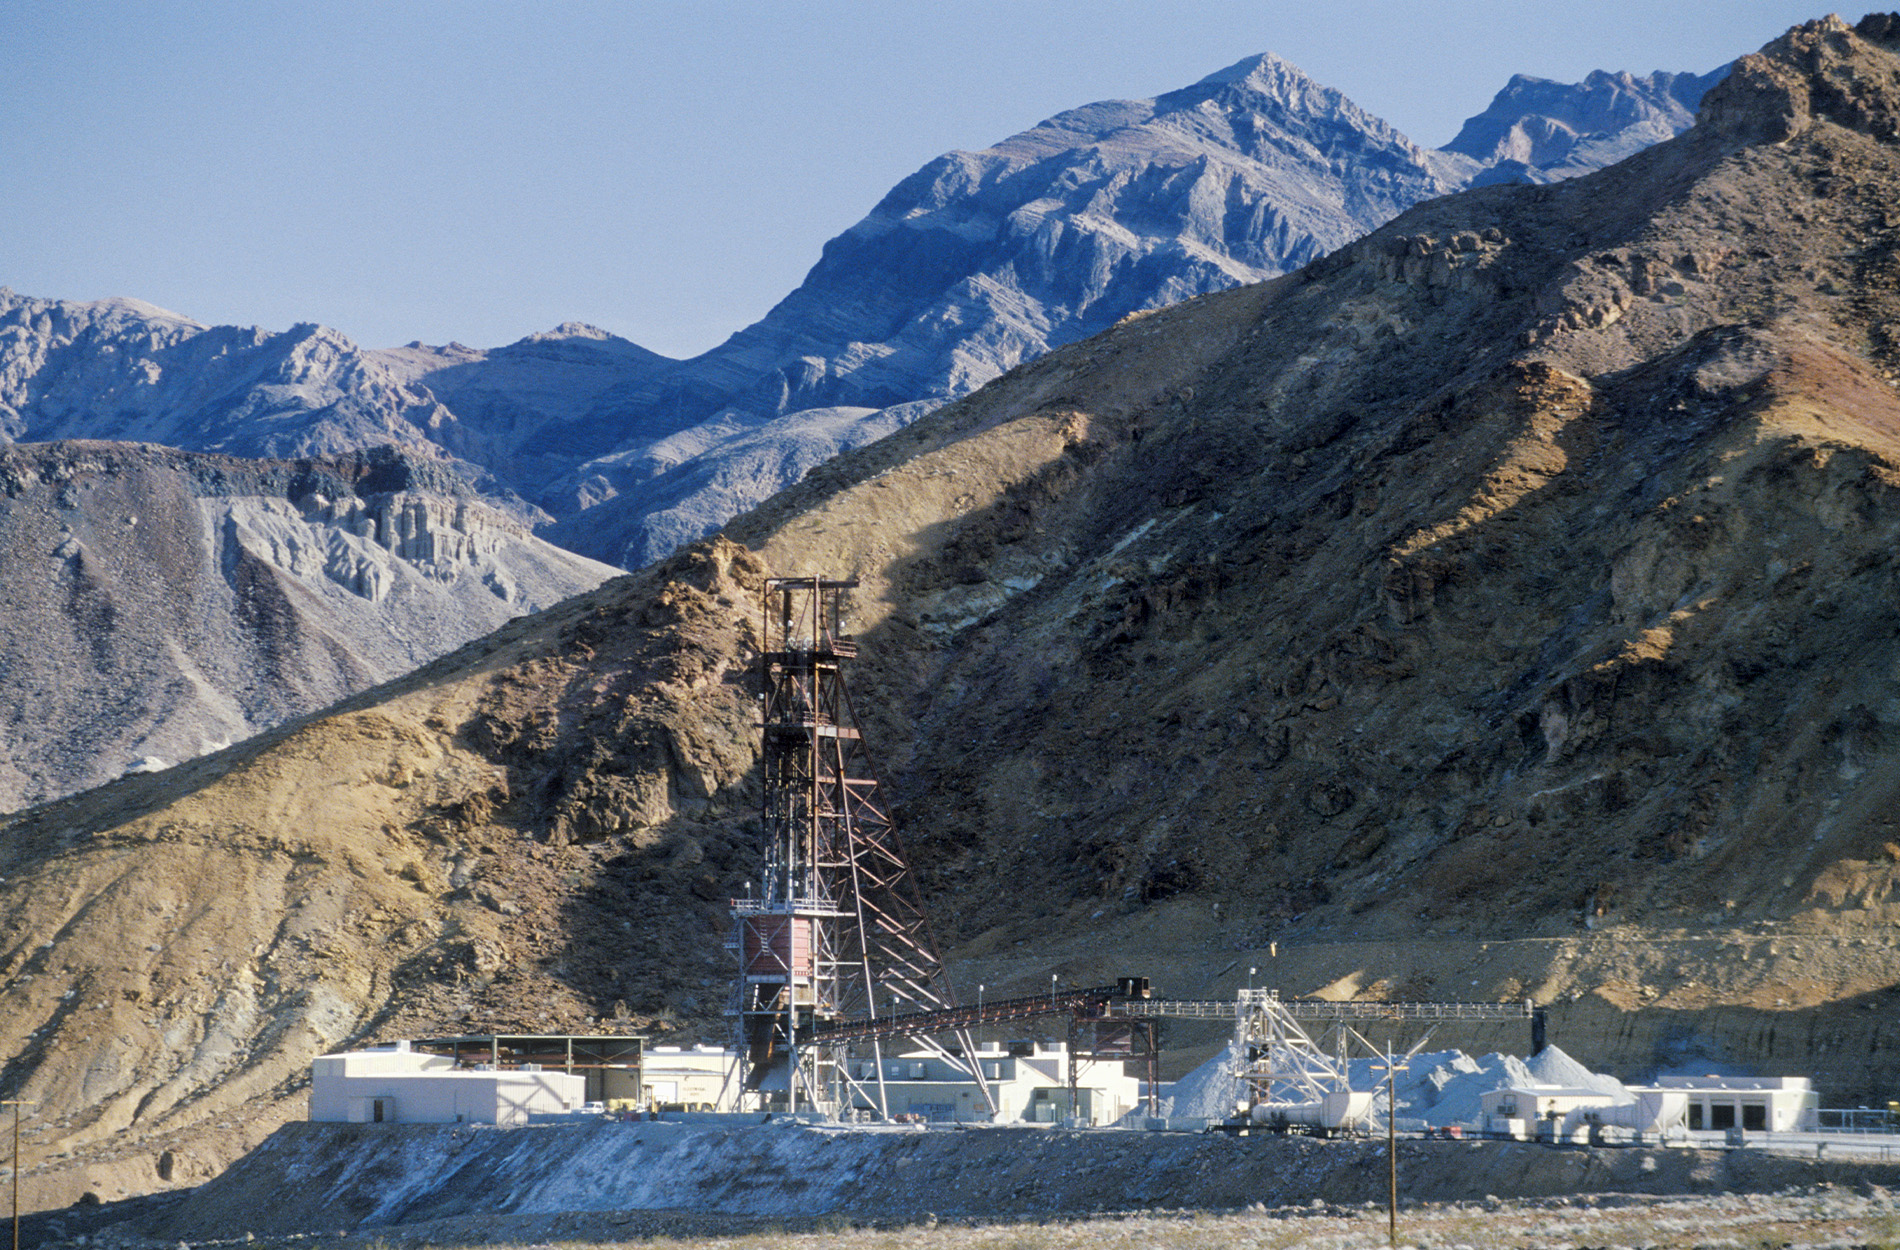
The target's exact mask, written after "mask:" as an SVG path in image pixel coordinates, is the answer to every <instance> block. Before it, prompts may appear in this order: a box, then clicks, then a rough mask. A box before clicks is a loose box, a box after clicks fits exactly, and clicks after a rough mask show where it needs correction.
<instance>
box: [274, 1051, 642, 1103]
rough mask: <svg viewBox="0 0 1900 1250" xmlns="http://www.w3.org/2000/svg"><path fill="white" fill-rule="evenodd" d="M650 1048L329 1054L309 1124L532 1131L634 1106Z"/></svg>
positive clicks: (320, 1063) (313, 1091) (318, 1071)
mask: <svg viewBox="0 0 1900 1250" xmlns="http://www.w3.org/2000/svg"><path fill="white" fill-rule="evenodd" d="M643 1050H644V1045H643V1039H641V1038H638V1037H623V1036H600V1035H575V1034H545V1035H540V1034H521V1035H503V1034H482V1035H480V1036H465V1037H430V1038H421V1039H418V1040H416V1041H402V1042H394V1043H391V1044H390V1045H387V1046H372V1047H369V1048H368V1049H365V1050H353V1051H345V1052H342V1053H340V1054H334V1055H322V1056H319V1057H318V1058H317V1059H316V1060H314V1061H313V1062H312V1064H311V1066H310V1118H311V1119H312V1120H319V1121H334V1122H342V1123H355V1124H377V1123H398V1124H526V1123H527V1122H528V1121H529V1120H530V1119H532V1118H534V1117H536V1116H542V1115H561V1114H568V1113H573V1112H578V1111H581V1110H583V1109H584V1108H585V1107H587V1106H588V1105H589V1104H598V1103H604V1102H606V1101H608V1100H625V1101H627V1102H628V1103H637V1102H638V1101H639V1100H640V1099H641V1097H642V1091H641V1055H642V1053H643Z"/></svg>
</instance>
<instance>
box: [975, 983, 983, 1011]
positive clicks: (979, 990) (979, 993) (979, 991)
mask: <svg viewBox="0 0 1900 1250" xmlns="http://www.w3.org/2000/svg"><path fill="white" fill-rule="evenodd" d="M976 1014H977V1015H979V1016H980V1015H982V1014H983V983H982V982H981V981H979V982H977V985H976Z"/></svg>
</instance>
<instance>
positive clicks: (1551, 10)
mask: <svg viewBox="0 0 1900 1250" xmlns="http://www.w3.org/2000/svg"><path fill="white" fill-rule="evenodd" d="M1825 11H1826V10H1825V9H1816V8H1813V7H1810V6H1809V5H1806V4H1802V3H1792V2H1789V0H1677V2H1676V3H1673V4H1660V3H1655V2H1654V0H1644V2H1642V3H1637V2H1635V0H1599V3H1595V4H1589V5H1585V4H1579V3H1576V0H1562V2H1561V3H1558V2H1554V0H1520V2H1516V3H1504V2H1501V0H1469V2H1465V3H1454V4H1433V3H1431V2H1430V0H1335V2H1334V3H1330V4H1325V3H1312V2H1310V0H1307V2H1304V3H1283V2H1281V0H1253V2H1246V0H1172V2H1170V3H1157V0H1128V2H1124V0H1091V2H1089V3H1082V2H1079V0H1050V2H1047V3H1039V2H1038V0H1011V2H1008V3H1004V2H1000V0H956V2H955V3H951V2H949V0H895V2H894V3H893V2H891V0H858V2H845V0H802V2H798V3H793V2H790V0H786V2H779V0H727V2H724V3H722V2H721V0H696V2H691V0H666V2H664V3H646V2H644V0H537V2H533V3H530V2H525V0H523V2H515V0H376V2H373V3H368V2H362V0H307V2H306V3H300V4H280V3H258V2H257V0H4V3H0V53H3V54H4V62H3V63H4V64H5V65H6V72H5V73H4V74H0V230H3V231H4V237H5V239H6V240H7V243H6V245H5V247H4V248H3V249H0V285H6V286H11V287H12V288H14V289H15V290H16V291H19V292H21V293H23V294H29V295H39V296H48V297H56V298H63V299H97V298H101V297H104V296H109V295H130V296H135V297H137V298H140V299H144V300H148V301H150V302H152V303H155V304H159V305H162V306H164V307H167V308H171V309H173V310H175V311H177V312H181V313H185V314H187V315H189V316H192V317H195V318H197V319H198V320H200V321H204V322H209V323H236V324H241V325H261V326H264V327H266V328H270V329H282V328H285V327H288V326H289V325H291V324H293V323H295V322H298V321H317V322H322V323H324V324H326V325H331V326H335V327H336V328H338V329H340V330H342V331H343V332H345V333H346V334H349V335H350V336H351V337H353V338H355V339H357V340H358V341H359V342H361V343H363V344H364V345H365V346H371V347H386V346H392V345H395V344H397V343H400V342H406V341H408V340H411V339H422V340H423V341H425V342H430V343H444V342H448V341H449V340H451V339H456V340H460V341H462V342H465V343H469V344H471V345H475V346H484V347H487V346H496V345H499V344H501V343H505V342H510V341H512V340H514V339H516V338H519V337H521V336H522V335H524V334H528V333H531V332H533V331H536V330H542V329H548V328H551V327H552V326H554V325H556V324H557V323H559V322H562V321H567V320H578V321H590V322H593V323H595V324H597V325H600V326H603V327H606V328H607V329H609V330H612V331H615V332H616V333H619V334H623V335H626V336H627V337H628V338H631V339H633V340H634V341H636V342H639V343H641V344H643V345H645V346H648V347H651V348H653V349H654V350H656V351H661V352H665V353H667V354H669V355H688V354H692V353H695V352H698V351H703V350H705V349H706V348H708V347H711V346H713V345H714V344H715V343H717V342H718V341H719V340H721V339H723V338H724V337H725V336H726V335H727V334H729V333H731V332H732V331H734V330H736V329H738V328H740V327H741V326H743V325H745V324H747V323H749V322H751V321H753V320H756V319H757V318H758V317H759V316H760V315H761V314H762V313H764V312H765V310H766V309H767V308H768V307H770V306H771V305H772V304H773V303H774V302H776V301H777V300H778V299H779V298H780V297H781V296H783V295H784V294H785V293H786V292H787V291H789V290H791V288H792V287H793V286H794V285H796V284H797V282H798V281H799V280H800V279H801V278H802V277H803V276H804V273H805V271H806V270H807V269H809V268H810V267H811V265H812V264H813V262H815V261H816V260H817V258H818V252H819V248H820V247H821V246H822V245H823V243H824V241H825V240H826V239H827V238H829V237H831V236H832V235H834V234H836V233H838V232H839V231H841V230H843V229H845V228H846V227H847V226H849V225H851V223H852V222H854V221H856V220H857V219H858V218H860V217H862V216H863V215H864V214H865V213H866V212H867V211H869V209H870V208H871V206H872V205H873V204H875V203H876V202H877V200H878V199H879V197H880V196H881V195H882V194H883V192H884V191H885V190H886V189H888V188H889V187H890V186H891V185H892V184H893V183H895V182H896V181H897V180H898V179H900V178H902V177H903V176H905V175H906V174H908V173H910V172H911V171H912V170H914V169H916V168H917V167H918V166H919V165H922V164H923V163H924V162H925V161H927V160H929V159H930V158H931V157H933V156H935V155H937V154H938V153H940V152H943V151H946V150H949V149H952V148H981V147H985V146H987V145H989V144H991V143H994V142H996V141H997V140H999V139H1002V138H1004V137H1006V136H1007V135H1010V134H1012V133H1014V132H1016V131H1018V130H1022V129H1024V128H1026V127H1028V126H1031V125H1033V124H1035V123H1036V122H1037V121H1040V120H1041V119H1042V118H1044V117H1046V116H1048V115H1050V114H1052V113H1055V112H1058V111H1060V110H1062V109H1064V108H1070V107H1074V106H1076V105H1079V104H1084V103H1088V102H1090V101H1094V100H1101V99H1109V98H1137V97H1147V96H1153V95H1156V94H1159V93H1161V92H1164V91H1169V90H1172V89H1174V88H1177V87H1182V86H1185V85H1187V84H1188V83H1190V82H1193V81H1194V80H1195V79H1198V78H1200V77H1202V76H1203V75H1205V74H1208V73H1211V72H1213V71H1214V70H1217V69H1220V68H1222V67H1223V66H1226V65H1228V64H1231V63H1232V62H1234V61H1237V60H1239V59H1240V58H1242V57H1244V56H1249V55H1252V54H1254V53H1257V52H1265V51H1272V52H1277V53H1279V54H1280V55H1281V56H1283V57H1285V58H1287V59H1288V60H1290V61H1292V62H1294V63H1295V64H1296V65H1299V66H1300V67H1301V68H1302V69H1304V70H1306V72H1307V73H1309V74H1311V75H1312V76H1313V77H1315V78H1317V79H1318V80H1319V81H1321V82H1323V83H1325V84H1327V85H1329V86H1332V87H1336V88H1338V89H1339V90H1341V91H1343V92H1345V93H1346V94H1347V95H1348V96H1350V97H1351V98H1352V99H1353V100H1355V101H1356V102H1357V103H1359V104H1360V105H1361V106H1363V107H1364V108H1366V109H1368V110H1370V111H1371V112H1373V113H1375V114H1378V115H1379V116H1381V117H1384V118H1385V119H1386V120H1388V121H1390V122H1391V123H1392V124H1393V125H1395V126H1397V127H1398V128H1399V129H1400V130H1402V131H1404V132H1405V133H1406V134H1408V135H1410V136H1411V137H1412V138H1413V139H1415V140H1417V141H1418V142H1420V143H1424V144H1427V145H1434V146H1435V145H1437V144H1441V143H1444V142H1446V141H1447V140H1449V139H1450V138H1451V136H1452V135H1453V134H1454V133H1455V132H1456V130H1457V128H1458V124H1459V122H1460V121H1461V120H1462V119H1463V118H1465V117H1467V116H1469V115H1470V114H1472V113H1475V112H1477V111H1479V110H1480V109H1482V108H1483V107H1484V106H1485V104H1486V103H1487V102H1488V101H1489V100H1490V98H1491V96H1492V94H1493V93H1494V92H1496V91H1497V89H1498V88H1499V87H1501V86H1503V84H1504V82H1505V81H1506V80H1507V79H1508V78H1509V77H1510V75H1511V74H1513V73H1524V74H1531V75H1535V76H1538V77H1544V78H1554V79H1559V80H1562V81H1566V82H1569V81H1575V80H1577V79H1579V78H1581V77H1582V76H1583V75H1584V74H1586V73H1587V72H1589V71H1590V70H1591V69H1597V68H1601V69H1610V70H1618V69H1628V70H1631V71H1634V72H1638V73H1644V72H1648V71H1649V70H1652V69H1670V70H1693V71H1696V72H1698V73H1700V72H1704V71H1707V70H1710V69H1713V68H1714V67H1716V66H1717V65H1720V64H1722V63H1724V62H1725V61H1727V60H1729V59H1731V58H1732V57H1734V56H1737V55H1739V54H1741V53H1743V52H1746V51H1751V50H1753V49H1754V48H1757V47H1759V46H1760V45H1761V44H1763V43H1765V42H1766V41H1768V40H1769V39H1771V38H1773V37H1774V36H1776V35H1778V34H1779V33H1781V31H1783V30H1784V29H1786V28H1787V27H1788V26H1790V25H1792V24H1794V23H1795V22H1798V21H1803V20H1807V19H1809V18H1812V17H1817V16H1820V15H1821V13H1823V12H1825ZM1861 11H1862V10H1860V9H1858V8H1857V9H1854V10H1850V11H1848V12H1847V14H1846V15H1847V16H1848V17H1849V18H1850V19H1852V18H1856V17H1858V16H1859V14H1860V12H1861Z"/></svg>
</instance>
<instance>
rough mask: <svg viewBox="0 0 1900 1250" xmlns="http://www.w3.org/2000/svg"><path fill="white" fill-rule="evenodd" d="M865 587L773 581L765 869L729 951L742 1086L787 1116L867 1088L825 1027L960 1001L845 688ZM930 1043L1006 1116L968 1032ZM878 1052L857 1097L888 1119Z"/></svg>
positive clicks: (765, 667)
mask: <svg viewBox="0 0 1900 1250" xmlns="http://www.w3.org/2000/svg"><path fill="white" fill-rule="evenodd" d="M856 585H857V583H856V582H854V581H834V580H829V579H826V578H822V577H798V578H792V577H782V578H772V579H770V580H768V581H767V582H766V587H765V607H764V631H763V637H764V653H763V654H762V656H761V657H760V664H761V669H762V673H763V689H762V691H761V693H760V709H761V715H760V725H759V727H760V731H761V733H762V735H763V744H762V764H761V767H762V772H763V777H764V795H763V800H762V818H763V821H762V823H763V830H764V843H765V847H764V850H765V865H764V869H765V870H764V875H763V877H762V878H761V880H760V889H759V893H758V895H757V897H750V898H746V899H740V900H734V901H733V905H732V917H733V929H732V938H731V940H730V941H729V943H728V945H729V946H730V947H731V948H732V949H733V950H734V951H735V953H736V954H737V955H738V958H739V965H740V966H739V975H738V977H737V979H736V980H735V988H734V1001H733V1004H732V1008H731V1010H732V1014H733V1015H734V1017H735V1022H736V1028H737V1033H738V1036H737V1039H736V1040H737V1043H738V1049H739V1052H740V1054H741V1055H742V1056H743V1060H742V1062H743V1069H744V1071H743V1088H744V1089H745V1090H747V1091H753V1092H754V1093H755V1095H756V1097H757V1098H758V1099H759V1101H760V1102H761V1103H765V1104H768V1105H780V1106H783V1107H785V1108H786V1109H788V1110H797V1109H798V1108H799V1106H800V1104H801V1102H802V1103H803V1104H804V1105H806V1106H808V1107H810V1108H811V1109H813V1110H817V1111H821V1112H835V1111H837V1110H838V1109H839V1108H840V1107H841V1106H842V1105H843V1103H844V1101H845V1098H846V1096H847V1095H846V1094H845V1092H844V1091H845V1088H846V1087H848V1086H854V1085H855V1084H856V1082H855V1081H854V1079H853V1078H852V1076H851V1075H850V1068H849V1065H848V1064H847V1063H846V1062H845V1053H844V1052H845V1043H846V1040H847V1039H846V1038H845V1037H843V1036H841V1035H838V1034H837V1033H835V1032H834V1033H833V1035H832V1036H830V1037H828V1038H827V1037H822V1036H820V1035H821V1034H822V1033H823V1032H825V1030H827V1029H828V1028H830V1029H834V1030H835V1029H836V1026H837V1025H838V1024H839V1023H840V1022H842V1021H846V1020H858V1021H876V1020H878V1019H879V1018H880V1016H883V1015H889V1014H892V1013H895V1012H909V1013H927V1012H939V1011H943V1010H945V1009H948V1008H952V1007H954V1006H955V1005H956V998H955V995H954V993H953V992H952V991H951V989H950V985H949V982H948V981H947V980H946V978H945V977H944V974H943V961H942V960H941V959H940V958H939V957H938V955H937V950H936V946H935V943H934V942H933V941H932V940H931V937H930V934H929V928H928V925H927V924H926V922H925V917H924V910H923V902H922V898H921V897H920V895H919V894H918V891H917V885H916V882H915V880H914V879H913V877H912V876H911V873H910V871H909V868H908V866H907V864H906V862H905V859H904V854H903V848H902V846H901V845H900V844H899V842H898V837H897V830H896V829H895V828H894V827H893V826H892V824H891V821H890V819H889V817H888V816H886V814H885V813H884V811H883V810H882V808H881V807H880V806H879V803H878V799H877V781H876V779H875V777H874V776H873V774H872V770H871V767H870V764H869V762H868V760H867V759H866V757H865V752H864V748H863V739H862V735H861V734H860V732H859V729H858V726H857V723H856V717H855V715H854V714H853V711H852V708H851V697H850V692H849V690H848V689H847V688H846V686H845V681H844V665H845V662H846V661H848V660H850V659H852V658H854V657H856V655H857V644H856V642H855V641H854V640H853V639H851V638H850V637H849V636H847V635H846V634H845V633H844V631H843V629H842V620H843V609H844V604H843V597H844V594H845V593H846V592H847V591H849V590H851V589H853V588H854V587H855V586H856ZM920 1040H921V1044H922V1045H924V1046H925V1047H927V1048H929V1049H931V1050H932V1051H934V1052H935V1053H937V1054H938V1055H939V1056H940V1057H941V1058H943V1059H945V1060H946V1061H948V1062H951V1063H953V1064H954V1065H956V1066H957V1067H959V1068H961V1069H963V1070H964V1071H967V1072H970V1073H971V1077H972V1080H973V1081H974V1082H975V1083H976V1084H977V1085H978V1086H979V1088H981V1089H982V1090H983V1100H984V1103H985V1104H986V1105H988V1106H990V1108H991V1110H992V1111H993V1110H994V1103H993V1101H992V1099H991V1096H990V1091H989V1089H988V1087H987V1086H986V1085H984V1084H983V1082H982V1081H981V1079H980V1076H979V1075H978V1073H977V1069H976V1067H975V1063H974V1060H973V1059H969V1058H966V1057H965V1056H966V1055H973V1054H974V1052H975V1048H974V1047H973V1046H971V1045H970V1043H969V1038H968V1037H967V1035H965V1034H963V1033H961V1032H960V1031H958V1032H956V1033H955V1034H954V1036H953V1043H952V1045H950V1046H946V1045H944V1044H943V1043H941V1042H939V1041H937V1040H935V1039H934V1038H932V1037H929V1036H927V1035H926V1036H924V1037H922V1038H921V1039H920ZM870 1044H871V1047H872V1050H873V1057H874V1058H875V1059H876V1060H877V1062H876V1063H875V1069H874V1070H875V1071H876V1072H877V1073H878V1077H877V1080H876V1088H875V1089H874V1090H862V1089H860V1092H862V1093H864V1094H865V1096H866V1097H867V1099H868V1100H869V1101H871V1102H872V1103H873V1105H875V1106H877V1107H878V1108H879V1109H880V1110H882V1111H884V1112H885V1113H886V1114H888V1106H887V1104H886V1102H885V1099H884V1096H883V1088H882V1087H883V1072H884V1064H883V1062H882V1059H883V1056H882V1053H881V1050H880V1048H879V1043H878V1041H877V1037H876V1035H875V1034H873V1035H870ZM781 1077H782V1081H783V1085H782V1089H781V1088H780V1080H781ZM781 1096H782V1097H781Z"/></svg>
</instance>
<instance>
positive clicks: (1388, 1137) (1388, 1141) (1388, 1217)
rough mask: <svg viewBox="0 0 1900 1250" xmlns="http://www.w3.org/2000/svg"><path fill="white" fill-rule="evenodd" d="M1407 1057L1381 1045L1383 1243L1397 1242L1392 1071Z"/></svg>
mask: <svg viewBox="0 0 1900 1250" xmlns="http://www.w3.org/2000/svg"><path fill="white" fill-rule="evenodd" d="M1410 1059H1411V1056H1410V1055H1409V1054H1408V1055H1407V1056H1406V1057H1405V1058H1404V1059H1396V1060H1395V1059H1393V1058H1392V1047H1391V1045H1390V1044H1388V1045H1387V1046H1386V1048H1385V1166H1386V1173H1385V1178H1386V1207H1385V1213H1386V1214H1385V1236H1386V1244H1388V1245H1391V1246H1397V1245H1398V1244H1399V1100H1398V1095H1397V1093H1396V1092H1395V1089H1394V1081H1393V1074H1394V1073H1395V1072H1397V1070H1398V1069H1400V1068H1403V1067H1406V1066H1408V1063H1407V1061H1408V1060H1410Z"/></svg>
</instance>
